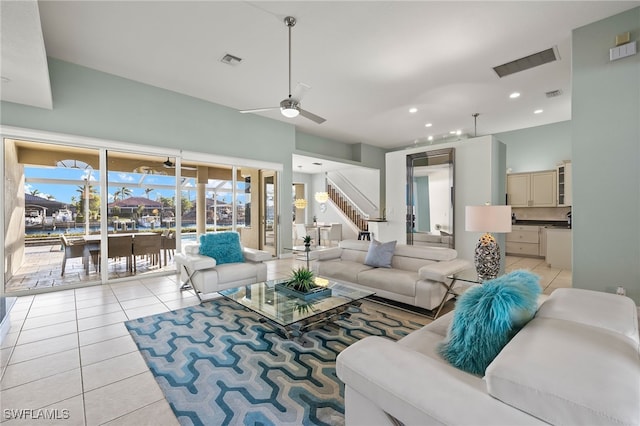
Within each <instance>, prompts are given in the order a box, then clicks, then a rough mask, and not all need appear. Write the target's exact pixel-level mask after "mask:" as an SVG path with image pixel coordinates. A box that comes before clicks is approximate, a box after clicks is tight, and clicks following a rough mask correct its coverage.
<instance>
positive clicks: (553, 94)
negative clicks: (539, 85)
mask: <svg viewBox="0 0 640 426" xmlns="http://www.w3.org/2000/svg"><path fill="white" fill-rule="evenodd" d="M545 95H546V97H547V98H555V97H556V96H560V95H562V90H560V89H557V90H551V91H550V92H546V93H545Z"/></svg>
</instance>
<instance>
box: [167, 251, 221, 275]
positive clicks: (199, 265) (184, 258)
mask: <svg viewBox="0 0 640 426" xmlns="http://www.w3.org/2000/svg"><path fill="white" fill-rule="evenodd" d="M174 259H175V261H176V264H183V265H184V266H186V267H187V268H188V269H189V270H190V271H200V270H202V269H209V268H215V266H216V260H215V259H214V258H213V257H209V256H204V255H202V254H188V253H176V255H175V257H174Z"/></svg>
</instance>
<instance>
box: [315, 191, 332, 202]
mask: <svg viewBox="0 0 640 426" xmlns="http://www.w3.org/2000/svg"><path fill="white" fill-rule="evenodd" d="M315 199H316V201H317V202H319V203H326V202H327V201H328V200H329V193H328V192H316V195H315Z"/></svg>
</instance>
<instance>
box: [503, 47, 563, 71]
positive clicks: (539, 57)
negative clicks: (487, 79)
mask: <svg viewBox="0 0 640 426" xmlns="http://www.w3.org/2000/svg"><path fill="white" fill-rule="evenodd" d="M559 58H560V56H559V55H558V51H557V49H556V48H555V47H552V48H550V49H547V50H543V51H542V52H538V53H534V54H533V55H529V56H525V57H524V58H520V59H516V60H515V61H511V62H507V63H506V64H502V65H498V66H497V67H493V70H494V71H495V72H496V74H498V77H500V78H502V77H506V76H508V75H511V74H515V73H517V72H520V71H524V70H528V69H530V68H534V67H537V66H539V65H543V64H547V63H549V62H553V61H557V60H558V59H559Z"/></svg>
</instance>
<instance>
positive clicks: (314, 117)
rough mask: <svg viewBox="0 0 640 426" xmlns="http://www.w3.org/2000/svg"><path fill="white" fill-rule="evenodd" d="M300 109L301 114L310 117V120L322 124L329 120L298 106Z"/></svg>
mask: <svg viewBox="0 0 640 426" xmlns="http://www.w3.org/2000/svg"><path fill="white" fill-rule="evenodd" d="M298 111H300V115H301V116H303V117H304V118H308V119H309V120H311V121H315V122H316V123H318V124H322V123H324V122H325V121H327V119H326V118H322V117H320V116H319V115H315V114H313V113H311V112H309V111H306V110H304V109H302V108H300V107H298Z"/></svg>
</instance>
